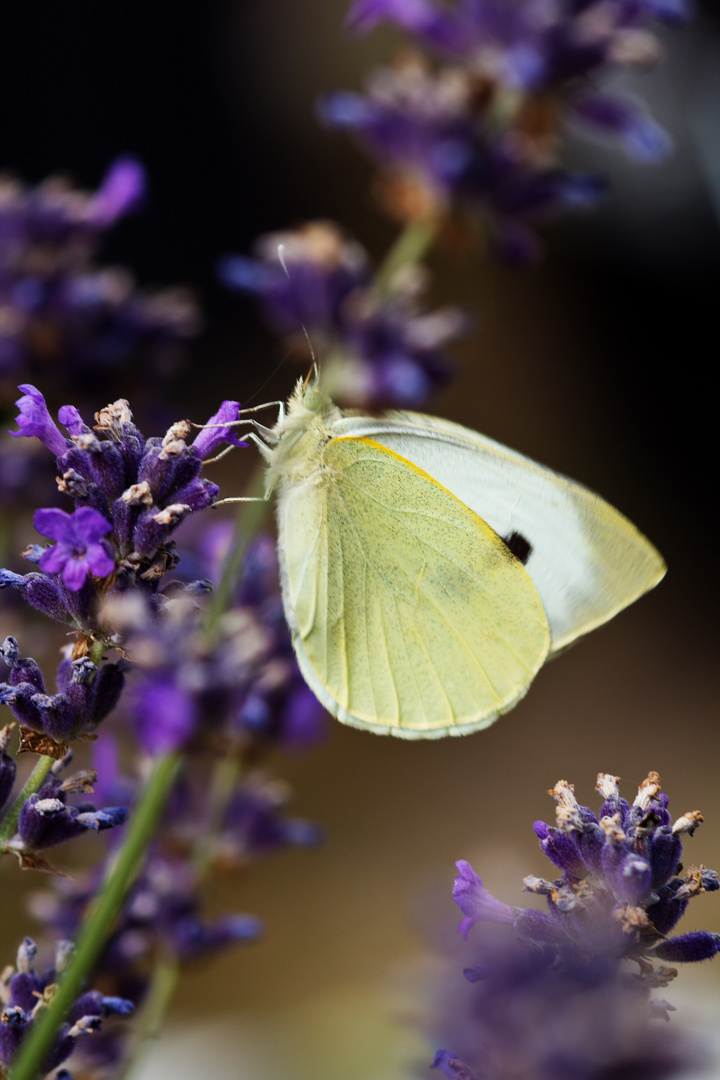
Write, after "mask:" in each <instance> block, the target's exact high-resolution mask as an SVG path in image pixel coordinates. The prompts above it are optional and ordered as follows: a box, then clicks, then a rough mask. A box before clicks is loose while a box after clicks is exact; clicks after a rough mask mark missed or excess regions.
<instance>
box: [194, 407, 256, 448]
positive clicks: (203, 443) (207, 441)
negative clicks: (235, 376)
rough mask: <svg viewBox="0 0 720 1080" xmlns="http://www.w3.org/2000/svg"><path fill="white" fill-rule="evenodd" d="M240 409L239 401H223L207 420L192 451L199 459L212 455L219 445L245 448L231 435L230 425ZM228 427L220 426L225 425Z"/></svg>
mask: <svg viewBox="0 0 720 1080" xmlns="http://www.w3.org/2000/svg"><path fill="white" fill-rule="evenodd" d="M239 409H240V402H239V401H223V403H222V405H221V406H220V408H219V409H218V411H217V412H216V413H215V415H214V416H211V417H210V419H209V420H208V422H207V424H206V425H205V427H204V428H203V429H202V431H201V432H200V434H199V435H198V437H197V438H196V439H195V442H194V443H193V444H192V445H193V450H195V451H196V452H197V454H198V456H199V457H201V458H203V459H204V458H206V457H210V455H211V454H214V453H215V451H216V450H217V448H218V446H220V444H221V443H224V442H226V443H231V444H232V445H233V446H247V443H245V442H242V441H241V440H240V439H238V438H237V436H236V435H233V433H232V430H231V427H230V425H231V424H234V423H236V422H237V419H238V412H239ZM225 424H227V425H228V426H227V427H225V426H220V425H225Z"/></svg>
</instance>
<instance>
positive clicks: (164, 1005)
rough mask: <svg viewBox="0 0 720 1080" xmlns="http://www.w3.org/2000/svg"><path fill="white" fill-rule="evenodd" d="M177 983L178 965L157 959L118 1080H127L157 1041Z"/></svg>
mask: <svg viewBox="0 0 720 1080" xmlns="http://www.w3.org/2000/svg"><path fill="white" fill-rule="evenodd" d="M179 979H180V964H179V963H178V961H177V960H174V959H172V958H171V957H169V956H163V957H160V958H159V959H158V960H157V962H156V964H155V970H154V971H153V976H152V979H151V981H150V986H149V987H148V991H147V994H146V996H145V1001H144V1002H143V1006H142V1009H141V1012H140V1017H139V1021H138V1024H137V1027H136V1029H135V1033H134V1036H133V1044H132V1049H131V1051H130V1053H129V1055H128V1057H127V1058H126V1059H125V1062H124V1063H123V1067H122V1071H121V1072H120V1073H119V1074H118V1077H117V1080H129V1078H130V1077H131V1076H133V1074H134V1073H135V1072H136V1070H137V1069H138V1067H139V1066H140V1065H141V1064H142V1062H143V1059H144V1058H145V1054H146V1053H147V1050H148V1047H149V1044H150V1043H151V1042H152V1041H153V1040H154V1039H156V1038H157V1037H158V1035H159V1033H160V1029H161V1027H162V1025H163V1021H164V1019H165V1014H166V1013H167V1010H168V1006H169V1005H170V1002H171V1000H172V997H173V994H174V993H175V990H176V988H177V984H178V981H179Z"/></svg>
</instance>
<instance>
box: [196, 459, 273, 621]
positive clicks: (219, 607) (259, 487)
mask: <svg viewBox="0 0 720 1080" xmlns="http://www.w3.org/2000/svg"><path fill="white" fill-rule="evenodd" d="M264 491H265V468H264V466H263V467H262V469H257V470H256V472H255V475H254V477H253V479H252V482H251V484H250V486H249V489H248V494H249V496H250V497H251V498H255V499H257V500H258V501H256V502H247V503H243V504H242V509H241V510H240V512H239V514H238V516H237V518H236V521H235V529H234V532H233V538H232V547H231V549H230V554H229V555H228V557H227V559H226V561H225V565H224V567H223V572H222V577H221V578H220V582H219V584H218V586H217V588H216V589H215V591H214V592H213V595H212V598H211V601H210V608H209V610H208V617H207V622H206V625H205V629H206V630H207V632H208V635H209V636H210V637H214V636H215V634H217V631H218V628H219V624H220V619H221V617H222V615H223V613H224V612H225V611H226V610H227V608H228V605H229V603H230V595H231V593H232V587H233V584H234V582H235V579H236V577H237V575H238V574H239V572H240V567H241V566H242V562H243V559H244V558H245V552H246V551H247V546H248V543H249V542H250V540H252V538H253V536H255V535H256V534H257V533H258V532H259V531H260V529H261V528H262V526H263V524H264V522H265V518H266V517H267V514H268V510H269V508H270V503H269V502H268V501H267V500H265V499H264V498H263V494H264Z"/></svg>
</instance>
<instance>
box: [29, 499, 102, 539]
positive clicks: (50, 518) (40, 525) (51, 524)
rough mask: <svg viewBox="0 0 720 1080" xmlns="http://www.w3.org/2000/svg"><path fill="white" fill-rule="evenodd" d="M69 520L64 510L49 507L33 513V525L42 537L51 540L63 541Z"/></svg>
mask: <svg viewBox="0 0 720 1080" xmlns="http://www.w3.org/2000/svg"><path fill="white" fill-rule="evenodd" d="M71 520H72V515H71V514H68V512H67V511H66V510H60V509H58V508H56V507H50V508H48V509H44V510H36V511H35V515H34V517H33V525H34V526H35V529H36V530H37V532H39V533H40V534H41V535H42V536H48V537H49V538H50V539H51V540H64V539H65V537H66V536H67V534H68V531H69V529H70V528H71V526H70V522H71ZM106 531H107V530H106Z"/></svg>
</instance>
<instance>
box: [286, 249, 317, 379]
mask: <svg viewBox="0 0 720 1080" xmlns="http://www.w3.org/2000/svg"><path fill="white" fill-rule="evenodd" d="M277 253H278V260H279V262H280V265H281V266H282V268H283V270H284V271H285V276H286V277H287V279H288V281H290V282H292V278H291V277H290V271H289V270H288V264H287V262H286V261H285V245H284V244H278V249H277ZM300 326H301V327H302V332H303V334H304V335H305V340H306V341H307V344H308V349H309V350H310V356H311V357H312V367H311V368H310V370H309V371H308V373H307V375H306V376H305V382H304V383H303V390H307V388H308V384H309V382H310V379H311V378H312V377H313V376H314V378H315V382H318V381H319V378H320V376H319V374H318V364H317V357H316V355H315V350H314V349H313V343H312V341H311V340H310V335H309V334H308V332H307V327H306V326H305V323H304V322H301V323H300Z"/></svg>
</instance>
